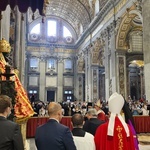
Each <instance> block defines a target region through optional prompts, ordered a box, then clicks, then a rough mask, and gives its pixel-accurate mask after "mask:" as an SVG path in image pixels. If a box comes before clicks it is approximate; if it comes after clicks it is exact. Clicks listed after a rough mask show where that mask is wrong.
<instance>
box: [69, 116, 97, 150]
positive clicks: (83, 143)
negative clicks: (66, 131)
mask: <svg viewBox="0 0 150 150" xmlns="http://www.w3.org/2000/svg"><path fill="white" fill-rule="evenodd" d="M71 121H72V125H73V130H72V134H73V139H74V142H75V145H76V148H77V150H95V143H94V136H93V135H92V134H90V133H88V132H85V131H84V130H83V129H82V127H83V121H84V117H83V116H82V115H81V114H78V113H76V114H74V115H73V116H72V118H71Z"/></svg>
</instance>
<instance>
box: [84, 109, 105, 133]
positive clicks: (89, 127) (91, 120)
mask: <svg viewBox="0 0 150 150" xmlns="http://www.w3.org/2000/svg"><path fill="white" fill-rule="evenodd" d="M86 117H87V119H88V120H86V121H85V123H84V125H83V130H85V131H86V132H89V133H91V134H93V135H95V132H96V129H97V128H98V127H99V126H100V125H101V124H103V123H105V121H102V120H99V119H98V118H97V111H96V109H94V108H91V109H89V111H88V112H87V114H86Z"/></svg>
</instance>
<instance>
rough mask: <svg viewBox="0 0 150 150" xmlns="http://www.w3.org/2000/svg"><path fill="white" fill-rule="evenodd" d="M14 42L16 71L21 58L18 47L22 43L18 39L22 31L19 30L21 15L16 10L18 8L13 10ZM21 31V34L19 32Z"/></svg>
mask: <svg viewBox="0 0 150 150" xmlns="http://www.w3.org/2000/svg"><path fill="white" fill-rule="evenodd" d="M15 24H16V26H15V34H16V35H15V36H16V38H15V41H14V44H15V49H14V66H15V67H17V69H19V71H21V70H20V64H21V61H22V58H20V57H21V47H20V43H21V42H22V41H20V37H21V33H22V34H23V31H22V30H21V14H20V12H19V10H18V8H16V9H15ZM20 31H22V32H20Z"/></svg>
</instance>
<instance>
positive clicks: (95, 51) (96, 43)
mask: <svg viewBox="0 0 150 150" xmlns="http://www.w3.org/2000/svg"><path fill="white" fill-rule="evenodd" d="M100 47H101V41H100V39H98V38H97V39H96V41H94V45H93V47H92V49H91V53H92V63H93V64H98V57H99V51H100Z"/></svg>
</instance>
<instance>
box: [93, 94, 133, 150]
mask: <svg viewBox="0 0 150 150" xmlns="http://www.w3.org/2000/svg"><path fill="white" fill-rule="evenodd" d="M123 105H124V98H123V97H122V96H121V95H120V94H118V93H116V92H115V93H113V94H112V95H111V96H110V98H109V100H108V106H109V111H110V118H109V121H108V122H106V123H104V124H103V125H101V126H99V127H98V129H97V131H96V134H95V138H94V140H95V145H96V150H127V149H130V150H135V146H134V140H133V134H132V132H131V128H130V126H129V125H127V124H126V122H125V121H124V119H123V118H122V116H121V115H120V112H121V110H122V107H123Z"/></svg>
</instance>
